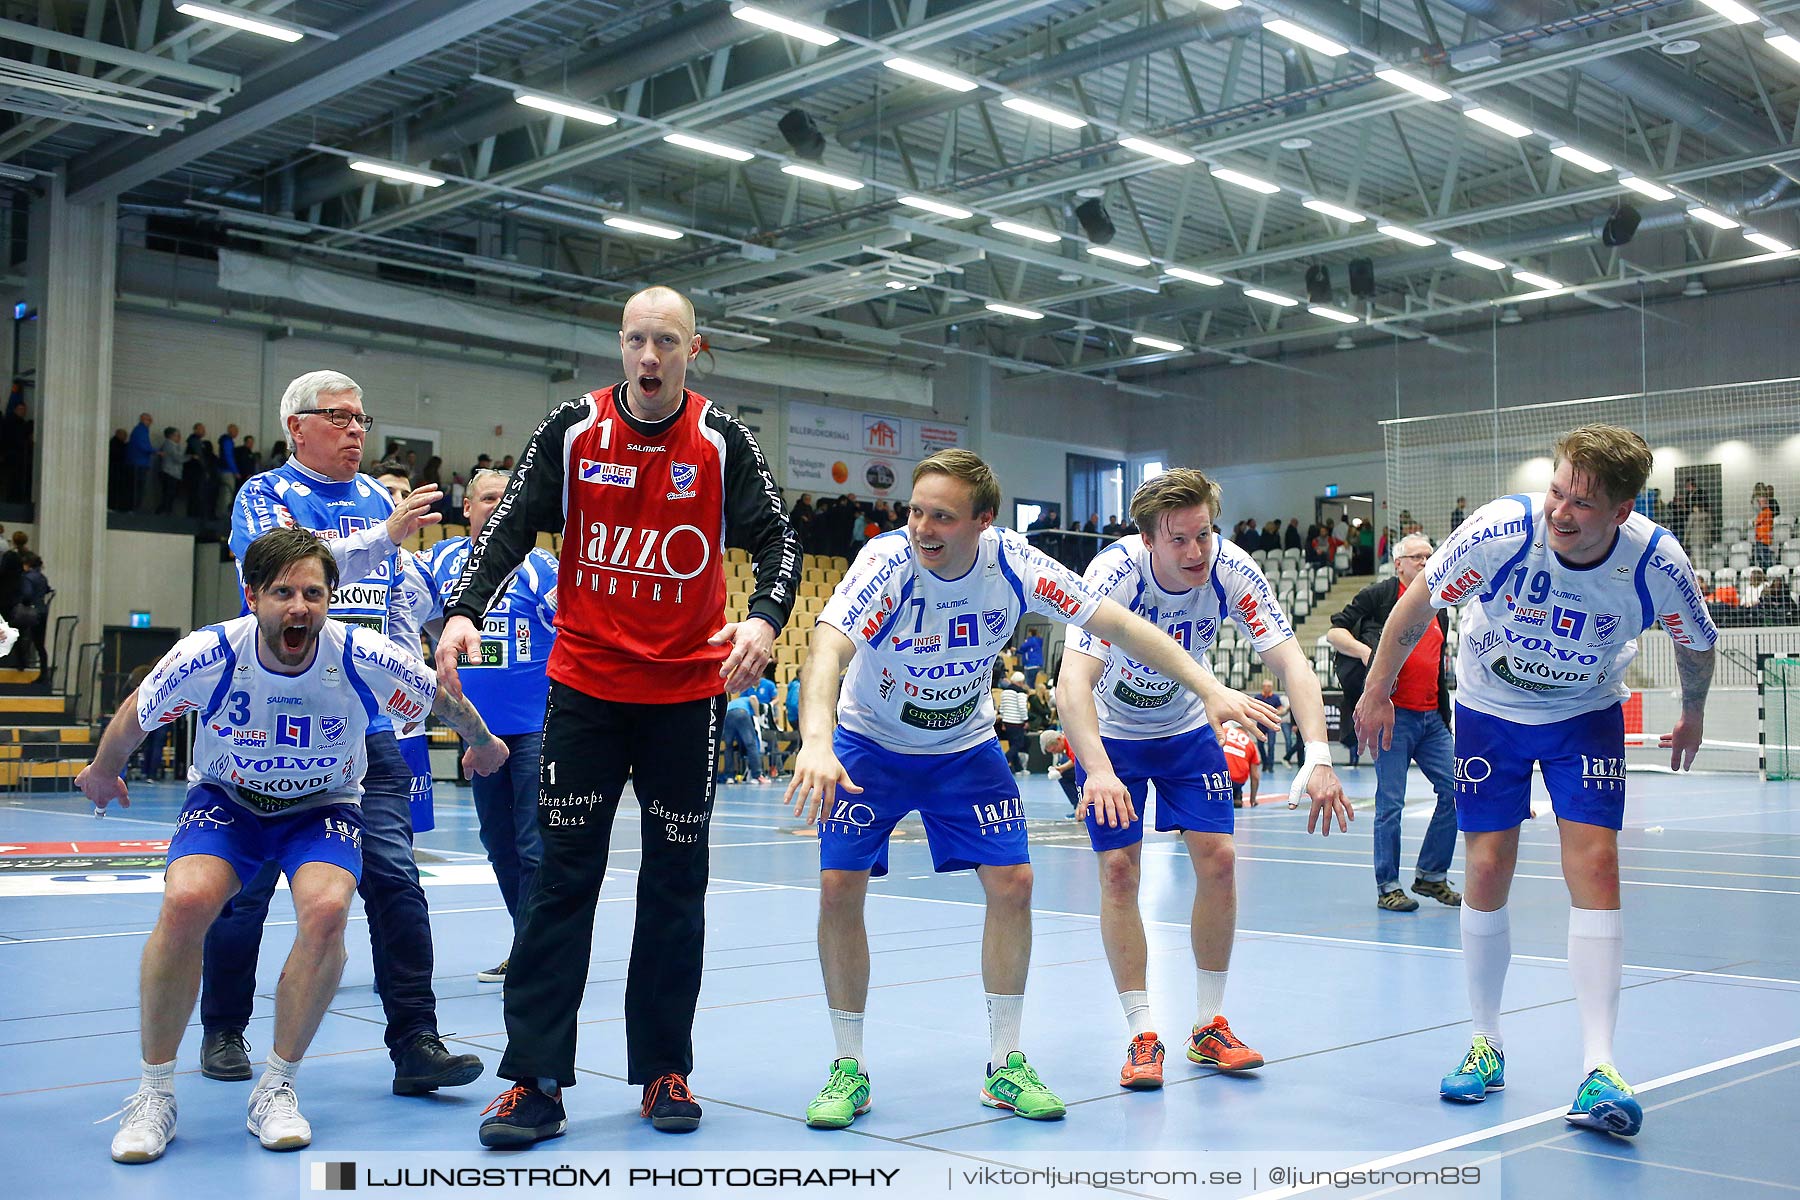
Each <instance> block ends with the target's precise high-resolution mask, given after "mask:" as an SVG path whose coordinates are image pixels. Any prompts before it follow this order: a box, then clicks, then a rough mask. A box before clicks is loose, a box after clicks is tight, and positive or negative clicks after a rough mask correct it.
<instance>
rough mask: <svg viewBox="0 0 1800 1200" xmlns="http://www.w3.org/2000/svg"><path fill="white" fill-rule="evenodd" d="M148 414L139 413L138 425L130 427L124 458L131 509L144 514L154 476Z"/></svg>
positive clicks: (153, 452) (154, 459) (154, 466)
mask: <svg viewBox="0 0 1800 1200" xmlns="http://www.w3.org/2000/svg"><path fill="white" fill-rule="evenodd" d="M150 420H151V417H150V414H149V413H139V414H138V423H137V424H136V425H133V426H132V427H131V440H130V443H129V445H128V446H127V448H126V457H127V458H128V459H129V460H130V462H131V509H132V511H133V512H145V511H147V510H148V509H149V507H150V485H151V484H152V483H153V482H155V476H156V447H155V445H154V444H152V442H151V440H150Z"/></svg>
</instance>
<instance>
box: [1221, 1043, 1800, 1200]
mask: <svg viewBox="0 0 1800 1200" xmlns="http://www.w3.org/2000/svg"><path fill="white" fill-rule="evenodd" d="M1797 1047H1800V1038H1792V1039H1790V1040H1788V1041H1785V1042H1776V1043H1775V1044H1774V1045H1771V1046H1763V1047H1760V1048H1758V1049H1756V1050H1746V1051H1745V1052H1744V1053H1742V1054H1734V1055H1732V1056H1731V1057H1729V1058H1719V1059H1714V1060H1713V1061H1712V1062H1709V1063H1702V1064H1701V1065H1700V1066H1697V1067H1689V1068H1688V1069H1687V1070H1685V1071H1676V1072H1675V1073H1674V1074H1672V1075H1664V1076H1662V1077H1660V1078H1658V1079H1652V1080H1651V1081H1650V1082H1648V1083H1642V1084H1639V1085H1637V1087H1636V1089H1635V1091H1636V1093H1637V1094H1638V1095H1640V1096H1641V1095H1643V1094H1644V1093H1645V1092H1653V1091H1656V1090H1657V1089H1658V1088H1665V1087H1669V1086H1671V1085H1673V1084H1677V1083H1685V1082H1686V1081H1688V1080H1690V1079H1696V1078H1698V1077H1700V1076H1702V1075H1710V1074H1712V1073H1713V1072H1715V1071H1724V1070H1728V1069H1730V1068H1731V1067H1736V1066H1740V1065H1742V1064H1743V1063H1747V1062H1755V1061H1756V1060H1757V1059H1759V1058H1767V1057H1769V1056H1770V1055H1772V1054H1781V1053H1783V1052H1785V1051H1788V1050H1793V1049H1795V1048H1797ZM1567 1111H1568V1109H1566V1108H1564V1107H1563V1106H1562V1105H1558V1106H1557V1107H1555V1108H1547V1109H1545V1110H1544V1111H1543V1112H1538V1113H1532V1114H1531V1115H1530V1116H1527V1117H1519V1118H1518V1119H1516V1120H1512V1121H1507V1122H1506V1123H1504V1124H1502V1125H1493V1126H1489V1127H1488V1128H1486V1129H1476V1130H1472V1131H1471V1132H1469V1133H1464V1134H1458V1135H1457V1136H1456V1137H1452V1138H1445V1139H1443V1140H1442V1141H1438V1142H1432V1143H1431V1144H1430V1145H1428V1146H1415V1147H1414V1148H1412V1149H1411V1150H1402V1151H1401V1152H1400V1153H1398V1154H1390V1155H1388V1156H1386V1157H1385V1158H1375V1159H1370V1160H1369V1161H1368V1162H1364V1163H1358V1164H1356V1165H1355V1166H1352V1167H1345V1168H1343V1169H1344V1170H1346V1171H1385V1170H1389V1169H1391V1168H1393V1167H1398V1166H1404V1165H1405V1164H1407V1163H1410V1162H1417V1161H1418V1160H1419V1159H1421V1158H1429V1157H1430V1156H1431V1155H1433V1154H1442V1153H1444V1152H1445V1151H1448V1150H1459V1149H1461V1148H1462V1147H1464V1146H1471V1145H1474V1144H1475V1143H1477V1142H1485V1141H1488V1140H1489V1139H1492V1138H1497V1137H1504V1136H1505V1135H1506V1134H1509V1133H1517V1132H1518V1131H1519V1130H1521V1129H1529V1128H1531V1126H1533V1125H1542V1124H1543V1123H1544V1122H1546V1121H1554V1120H1556V1119H1557V1118H1559V1117H1561V1116H1562V1115H1563V1114H1564V1113H1566V1112H1567ZM1326 1186H1329V1183H1328V1182H1326V1183H1320V1184H1316V1185H1313V1186H1309V1187H1298V1188H1291V1187H1290V1188H1274V1189H1271V1190H1266V1191H1261V1192H1257V1193H1255V1195H1253V1196H1251V1197H1248V1198H1247V1200H1280V1198H1282V1197H1286V1196H1301V1195H1305V1194H1306V1193H1307V1192H1314V1191H1318V1190H1319V1188H1321V1187H1326Z"/></svg>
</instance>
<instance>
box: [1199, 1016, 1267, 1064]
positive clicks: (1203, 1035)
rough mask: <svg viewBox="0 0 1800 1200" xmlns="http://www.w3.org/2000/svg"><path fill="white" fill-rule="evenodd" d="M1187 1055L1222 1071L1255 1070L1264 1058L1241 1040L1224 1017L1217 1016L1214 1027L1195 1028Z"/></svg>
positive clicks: (1213, 1021)
mask: <svg viewBox="0 0 1800 1200" xmlns="http://www.w3.org/2000/svg"><path fill="white" fill-rule="evenodd" d="M1187 1056H1188V1057H1189V1058H1190V1059H1192V1060H1193V1061H1194V1062H1197V1063H1199V1064H1200V1065H1201V1066H1203V1067H1214V1068H1217V1069H1218V1070H1221V1071H1254V1070H1256V1068H1258V1067H1260V1066H1262V1065H1263V1056H1262V1055H1260V1054H1258V1053H1257V1052H1256V1051H1254V1050H1252V1049H1251V1048H1250V1047H1248V1046H1246V1045H1244V1043H1242V1042H1240V1041H1238V1036H1237V1034H1235V1033H1233V1032H1231V1026H1229V1025H1227V1024H1226V1023H1225V1018H1224V1017H1214V1018H1213V1019H1212V1023H1211V1024H1210V1025H1196V1026H1194V1036H1193V1037H1191V1038H1189V1039H1188V1048H1187Z"/></svg>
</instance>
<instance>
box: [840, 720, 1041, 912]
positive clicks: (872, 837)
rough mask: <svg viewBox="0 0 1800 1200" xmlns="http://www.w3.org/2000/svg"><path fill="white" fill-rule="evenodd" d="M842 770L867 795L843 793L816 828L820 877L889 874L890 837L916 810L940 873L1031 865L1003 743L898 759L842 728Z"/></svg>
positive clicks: (990, 741) (1022, 816) (990, 742)
mask: <svg viewBox="0 0 1800 1200" xmlns="http://www.w3.org/2000/svg"><path fill="white" fill-rule="evenodd" d="M831 745H832V750H833V751H834V752H835V753H836V754H837V759H838V762H840V763H842V764H843V766H844V770H845V771H847V772H848V773H849V775H850V778H851V779H852V780H854V781H855V782H856V785H857V786H858V787H860V788H862V789H863V790H862V794H861V795H857V794H855V793H853V792H846V791H844V790H843V789H842V788H839V789H838V793H837V799H836V800H834V801H833V802H832V807H831V810H830V811H829V812H827V813H825V814H824V816H823V818H822V819H821V820H820V821H819V869H820V870H821V871H867V872H869V873H870V874H871V875H875V876H881V875H886V874H887V872H888V864H887V850H888V835H889V834H891V833H893V831H894V826H895V825H897V824H899V822H900V818H902V817H904V816H906V814H907V813H910V812H912V811H914V810H915V809H916V810H918V813H919V816H920V818H921V819H922V820H923V821H924V822H925V839H926V841H927V842H928V843H929V844H930V846H931V864H932V867H933V868H934V869H935V870H938V871H967V870H969V869H971V868H973V867H979V866H1012V865H1015V864H1017V863H1023V862H1030V861H1031V855H1030V852H1029V850H1028V848H1027V846H1026V838H1025V806H1024V804H1023V803H1022V802H1021V801H1020V800H1019V786H1018V784H1016V783H1014V782H1013V774H1012V769H1011V767H1009V766H1008V765H1007V762H1006V755H1005V754H1004V753H1003V752H1002V751H1001V749H1000V743H999V741H997V740H996V739H994V738H989V739H988V740H987V741H985V742H983V743H981V745H979V746H976V747H974V748H973V749H970V750H963V751H960V752H958V753H955V754H896V753H894V752H893V751H892V750H887V749H884V748H883V747H881V746H880V745H878V744H877V743H876V742H874V741H872V740H871V739H869V738H866V737H864V736H862V735H861V734H859V733H852V732H851V731H850V730H848V729H844V728H841V727H840V728H839V729H838V730H837V732H836V733H834V734H833V735H832V739H831Z"/></svg>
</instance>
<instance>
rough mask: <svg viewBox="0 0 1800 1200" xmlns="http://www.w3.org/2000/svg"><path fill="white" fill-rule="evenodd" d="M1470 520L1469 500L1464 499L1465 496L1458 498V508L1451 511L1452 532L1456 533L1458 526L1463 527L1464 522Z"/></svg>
mask: <svg viewBox="0 0 1800 1200" xmlns="http://www.w3.org/2000/svg"><path fill="white" fill-rule="evenodd" d="M1468 519H1469V501H1468V498H1467V497H1464V496H1458V497H1457V498H1456V507H1455V508H1453V509H1451V510H1450V532H1451V533H1455V532H1456V527H1457V526H1458V525H1461V524H1462V523H1463V522H1464V521H1466V520H1468Z"/></svg>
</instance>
